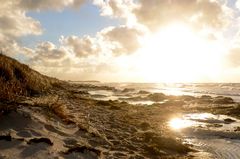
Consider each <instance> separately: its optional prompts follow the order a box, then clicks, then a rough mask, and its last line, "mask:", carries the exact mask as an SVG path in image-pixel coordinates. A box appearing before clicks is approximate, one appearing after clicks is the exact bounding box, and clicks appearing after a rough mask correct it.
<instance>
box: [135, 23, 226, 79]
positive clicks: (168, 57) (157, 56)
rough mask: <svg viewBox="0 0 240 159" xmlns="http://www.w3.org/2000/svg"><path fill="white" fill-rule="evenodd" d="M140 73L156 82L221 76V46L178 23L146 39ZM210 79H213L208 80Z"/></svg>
mask: <svg viewBox="0 0 240 159" xmlns="http://www.w3.org/2000/svg"><path fill="white" fill-rule="evenodd" d="M142 43H143V48H142V49H141V50H140V56H139V60H138V61H139V62H140V63H139V66H140V72H141V73H142V75H143V76H144V78H145V80H148V81H153V82H193V81H195V82H196V81H198V80H204V78H214V77H216V76H217V74H218V73H219V66H220V62H221V54H220V52H219V48H220V47H221V46H220V44H219V43H218V42H216V41H214V40H209V39H207V38H206V37H202V36H201V35H200V34H199V33H197V32H194V31H193V30H192V29H191V28H190V27H189V26H187V25H184V24H180V23H176V24H172V25H169V26H166V27H165V28H162V29H161V30H159V31H158V32H156V33H155V34H152V35H149V36H148V37H145V38H144V39H142ZM206 80H209V79H206Z"/></svg>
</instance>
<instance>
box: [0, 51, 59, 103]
mask: <svg viewBox="0 0 240 159" xmlns="http://www.w3.org/2000/svg"><path fill="white" fill-rule="evenodd" d="M59 82H60V81H59V80H57V79H55V78H50V77H47V76H44V75H42V74H40V73H38V72H37V71H34V70H33V69H31V68H30V67H29V66H27V65H25V64H21V63H20V62H18V61H17V60H15V59H12V58H10V57H8V56H5V55H3V54H0V86H1V89H0V101H14V100H16V99H17V98H18V97H20V96H32V95H34V94H39V93H42V92H44V91H46V90H48V89H50V88H52V87H53V85H54V84H57V83H59Z"/></svg>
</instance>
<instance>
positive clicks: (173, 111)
mask: <svg viewBox="0 0 240 159" xmlns="http://www.w3.org/2000/svg"><path fill="white" fill-rule="evenodd" d="M93 91H95V92H97V91H98V92H99V91H102V92H104V91H112V92H115V94H118V95H119V94H121V98H120V99H118V100H100V98H103V99H105V97H106V95H105V96H104V93H103V94H102V96H100V95H98V96H97V95H96V93H95V94H94V93H92V94H91V93H89V92H93ZM130 94H132V95H130ZM123 95H125V96H126V97H128V99H126V98H122V96H123ZM96 97H97V98H99V100H97V99H96ZM144 100H147V101H152V104H150V105H149V104H142V103H137V104H136V103H135V104H130V103H133V101H144ZM128 101H131V102H128ZM1 107H2V108H3V107H4V108H5V109H2V113H1V116H0V119H1V120H0V134H1V136H0V145H1V146H0V149H1V153H0V154H1V157H2V158H199V157H200V158H201V157H202V156H204V157H203V158H215V157H216V155H219V154H216V153H215V152H214V151H211V150H209V149H206V147H207V146H209V145H207V146H205V147H204V146H202V147H201V146H199V145H197V143H200V141H201V142H203V143H204V141H206V140H207V141H209V140H210V138H211V140H212V142H213V140H214V139H215V140H216V141H218V139H221V140H224V138H223V137H224V133H225V138H226V139H229V138H230V137H229V135H232V136H231V139H235V140H236V141H237V142H238V139H239V138H240V135H239V133H238V131H239V129H238V128H239V127H238V126H237V125H238V124H236V125H234V126H233V127H232V128H231V129H233V130H231V131H232V132H231V131H230V130H227V129H222V130H220V129H219V130H218V128H217V127H219V128H221V127H223V125H224V124H226V125H227V124H228V125H230V124H231V123H236V122H237V121H235V120H236V119H232V120H230V119H228V118H230V116H232V117H235V118H238V117H239V116H238V113H237V112H238V111H240V108H239V107H238V103H235V102H234V101H233V100H232V99H231V98H229V97H211V96H206V95H205V96H198V97H194V96H188V95H182V96H174V95H165V94H163V93H150V92H147V91H143V90H142V91H137V90H135V89H122V90H118V89H117V88H115V87H110V86H96V85H93V84H73V83H65V84H62V85H61V87H55V88H53V89H51V90H50V91H49V92H48V93H46V94H44V95H39V96H36V97H28V98H25V99H24V100H21V101H20V102H16V103H1ZM193 113H195V114H201V113H211V114H215V115H216V114H225V115H228V116H226V117H223V118H221V119H218V120H212V122H209V120H210V119H213V117H211V116H210V117H208V116H206V117H205V118H199V117H195V118H193V117H191V119H190V118H188V119H190V120H194V121H197V120H198V121H197V122H199V123H202V124H198V125H197V124H195V125H191V126H188V125H187V126H186V127H184V128H183V129H182V130H181V129H179V130H176V129H175V128H174V127H172V126H171V124H170V122H171V120H172V119H175V118H182V117H183V115H186V114H193ZM207 119H209V120H207ZM228 120H229V121H228ZM221 121H223V122H221ZM224 121H225V122H224ZM228 122H229V123H228ZM206 123H207V124H206ZM177 124H178V123H177ZM179 124H181V122H180V123H179ZM183 124H185V125H186V123H183ZM217 124H218V125H217ZM221 125H222V126H221ZM210 127H213V128H215V129H214V130H213V129H211V131H207V130H210V129H209V128H210ZM180 128H181V127H180ZM229 129H230V128H229ZM193 132H194V133H195V134H194V133H193ZM226 133H228V134H226ZM204 135H205V138H204ZM212 136H214V138H212ZM190 139H191V140H190ZM200 139H202V140H200ZM194 140H195V141H194ZM196 140H197V141H196ZM216 141H215V143H217V142H216ZM213 143H214V142H213ZM225 143H227V140H226V142H224V141H222V142H220V143H219V144H222V145H224V144H225ZM207 144H209V143H207ZM215 146H216V145H215ZM229 147H230V148H231V146H229ZM220 152H221V151H220ZM227 153H229V152H227ZM232 153H233V156H234V155H235V156H234V157H235V158H237V157H238V155H239V154H238V152H234V151H230V155H232ZM223 154H224V152H223ZM220 155H222V154H220ZM217 157H219V156H217ZM234 157H233V158H234Z"/></svg>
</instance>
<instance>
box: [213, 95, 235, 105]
mask: <svg viewBox="0 0 240 159" xmlns="http://www.w3.org/2000/svg"><path fill="white" fill-rule="evenodd" d="M213 103H214V104H233V103H234V101H233V99H232V98H230V97H223V96H218V97H216V98H214V99H213Z"/></svg>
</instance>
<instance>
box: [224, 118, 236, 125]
mask: <svg viewBox="0 0 240 159" xmlns="http://www.w3.org/2000/svg"><path fill="white" fill-rule="evenodd" d="M235 121H236V120H233V119H230V118H226V119H224V122H225V123H226V124H230V123H233V122H235Z"/></svg>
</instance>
